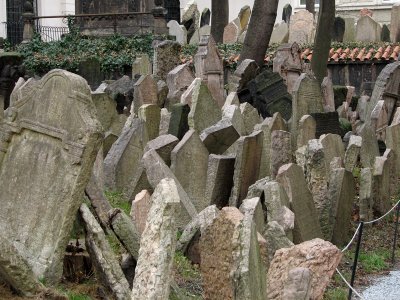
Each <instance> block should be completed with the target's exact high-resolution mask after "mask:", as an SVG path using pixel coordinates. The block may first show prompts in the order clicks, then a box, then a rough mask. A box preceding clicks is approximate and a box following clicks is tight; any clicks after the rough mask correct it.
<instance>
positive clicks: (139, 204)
mask: <svg viewBox="0 0 400 300" xmlns="http://www.w3.org/2000/svg"><path fill="white" fill-rule="evenodd" d="M150 197H151V195H150V193H149V191H147V190H142V191H141V192H140V193H139V194H137V195H136V196H135V200H133V201H132V208H131V212H130V216H131V218H132V221H133V223H134V224H135V226H136V228H137V230H138V232H139V234H140V235H141V234H142V233H143V231H144V228H145V226H146V219H147V215H148V214H149V211H150V207H151V200H150Z"/></svg>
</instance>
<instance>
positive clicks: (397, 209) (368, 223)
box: [336, 200, 400, 300]
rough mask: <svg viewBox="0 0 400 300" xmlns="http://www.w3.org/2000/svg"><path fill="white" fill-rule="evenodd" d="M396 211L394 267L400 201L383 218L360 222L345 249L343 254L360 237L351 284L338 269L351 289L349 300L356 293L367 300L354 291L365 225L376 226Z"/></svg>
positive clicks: (393, 249) (393, 248) (393, 250)
mask: <svg viewBox="0 0 400 300" xmlns="http://www.w3.org/2000/svg"><path fill="white" fill-rule="evenodd" d="M394 209H396V224H395V230H394V238H393V247H392V265H394V263H395V251H396V243H397V231H398V223H399V214H400V200H399V201H398V202H397V203H396V204H395V205H394V206H393V207H392V208H391V209H390V210H389V211H388V212H387V213H385V214H384V215H383V216H381V217H379V218H377V219H375V220H372V221H368V222H360V223H359V224H358V227H357V229H356V231H355V233H354V235H353V237H352V238H351V240H350V242H349V243H348V244H347V245H346V247H344V248H343V250H342V253H343V252H345V251H347V250H348V249H349V248H350V246H351V245H352V243H353V242H354V240H355V239H356V237H357V235H358V239H357V247H356V251H355V254H354V261H353V267H352V274H351V280H350V283H349V282H348V281H347V280H346V279H345V278H344V276H343V274H342V273H340V271H339V270H338V269H336V272H337V273H338V274H339V276H340V277H341V278H342V280H343V281H344V282H345V283H346V285H347V286H348V287H349V295H348V300H351V297H352V294H353V292H354V294H355V295H357V296H358V297H359V298H360V299H362V300H365V299H364V298H363V297H362V296H361V295H360V293H358V292H357V291H356V290H355V289H354V281H355V276H356V271H357V263H358V256H359V254H360V248H361V240H362V234H363V228H364V225H370V224H374V223H376V222H379V221H381V220H382V219H384V218H386V217H387V216H388V215H389V214H390V213H391V212H392V211H393V210H394Z"/></svg>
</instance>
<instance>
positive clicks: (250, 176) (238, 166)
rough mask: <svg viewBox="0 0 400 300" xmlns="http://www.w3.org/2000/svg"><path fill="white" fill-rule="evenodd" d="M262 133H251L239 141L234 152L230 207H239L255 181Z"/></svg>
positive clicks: (258, 166) (258, 165) (259, 159)
mask: <svg viewBox="0 0 400 300" xmlns="http://www.w3.org/2000/svg"><path fill="white" fill-rule="evenodd" d="M262 142H263V133H262V131H256V132H253V133H252V134H251V135H249V136H243V137H241V138H240V139H239V142H238V145H237V152H236V161H235V172H234V175H233V188H232V192H231V196H230V198H229V205H230V206H237V207H239V206H240V204H241V203H242V200H243V199H245V198H246V195H247V192H248V189H249V187H250V185H252V184H253V183H254V182H256V181H257V179H258V176H259V170H260V161H261V152H262Z"/></svg>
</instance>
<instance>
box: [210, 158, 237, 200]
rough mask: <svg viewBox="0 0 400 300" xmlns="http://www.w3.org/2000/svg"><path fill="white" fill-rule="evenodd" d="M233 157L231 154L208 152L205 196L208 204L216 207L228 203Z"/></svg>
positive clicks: (233, 164) (231, 182) (231, 184)
mask: <svg viewBox="0 0 400 300" xmlns="http://www.w3.org/2000/svg"><path fill="white" fill-rule="evenodd" d="M234 167H235V158H234V157H233V156H225V155H216V154H210V156H209V158H208V168H207V183H206V191H205V198H206V199H207V201H208V203H209V204H210V205H212V204H215V205H216V206H217V207H218V208H222V207H225V206H227V205H228V202H229V196H230V193H231V190H232V186H233V173H234Z"/></svg>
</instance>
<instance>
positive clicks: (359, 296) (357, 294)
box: [336, 268, 365, 300]
mask: <svg viewBox="0 0 400 300" xmlns="http://www.w3.org/2000/svg"><path fill="white" fill-rule="evenodd" d="M336 272H337V273H338V274H339V276H340V277H341V278H342V280H343V281H344V282H345V283H346V284H347V286H348V287H349V288H350V289H351V290H352V291H353V292H354V294H356V296H357V297H358V298H360V299H361V300H365V298H363V297H362V296H361V295H360V293H358V292H357V291H356V290H355V289H354V288H353V287H352V286H351V284H350V283H349V282H348V281H347V280H346V278H344V276H343V275H342V273H340V271H339V269H338V268H336Z"/></svg>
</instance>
